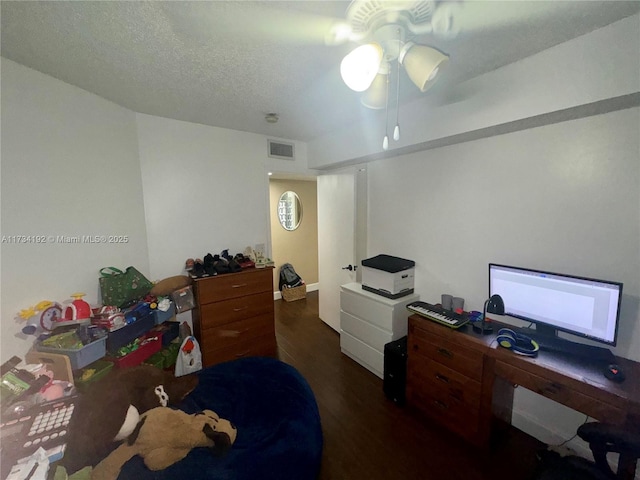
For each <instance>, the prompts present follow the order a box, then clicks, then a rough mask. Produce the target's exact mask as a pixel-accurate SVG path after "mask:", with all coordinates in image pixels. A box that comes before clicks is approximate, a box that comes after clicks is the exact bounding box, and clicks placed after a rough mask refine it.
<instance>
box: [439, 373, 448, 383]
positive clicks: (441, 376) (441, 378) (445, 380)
mask: <svg viewBox="0 0 640 480" xmlns="http://www.w3.org/2000/svg"><path fill="white" fill-rule="evenodd" d="M436 378H437V379H438V380H440V381H441V382H444V383H449V378H448V377H445V376H444V375H440V374H439V373H436Z"/></svg>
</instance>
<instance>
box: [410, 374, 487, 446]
mask: <svg viewBox="0 0 640 480" xmlns="http://www.w3.org/2000/svg"><path fill="white" fill-rule="evenodd" d="M407 401H408V402H409V403H410V405H412V406H413V407H414V408H416V409H418V410H419V411H420V412H421V413H422V414H423V415H425V416H426V417H428V418H429V419H431V420H433V421H435V422H436V423H438V424H440V425H442V426H444V427H445V428H447V429H449V430H452V431H453V432H455V433H457V434H459V435H460V436H462V437H464V438H466V439H468V440H471V441H474V440H475V438H476V436H477V435H478V431H479V427H480V415H479V412H480V407H479V406H477V407H469V406H468V405H467V404H465V403H463V402H460V401H458V400H456V399H455V398H452V397H451V396H449V395H447V394H446V393H445V392H443V391H441V390H434V391H429V392H425V391H423V390H419V389H415V388H413V386H411V385H407Z"/></svg>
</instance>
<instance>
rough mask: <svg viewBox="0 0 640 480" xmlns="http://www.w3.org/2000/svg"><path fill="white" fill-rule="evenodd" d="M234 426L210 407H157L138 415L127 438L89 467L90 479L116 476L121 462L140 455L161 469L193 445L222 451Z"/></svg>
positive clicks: (232, 436)
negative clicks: (190, 409)
mask: <svg viewBox="0 0 640 480" xmlns="http://www.w3.org/2000/svg"><path fill="white" fill-rule="evenodd" d="M236 436H237V430H236V428H235V427H234V426H233V424H231V422H229V421H228V420H225V419H222V418H220V417H219V416H218V415H217V414H216V413H215V412H213V411H211V410H204V411H203V412H201V413H196V414H195V415H188V414H186V413H185V412H183V411H181V410H173V409H171V408H166V407H157V408H154V409H152V410H149V411H148V412H147V413H145V414H144V415H142V416H141V417H140V422H139V423H138V424H137V426H136V427H135V429H134V431H133V433H132V434H131V435H130V436H129V437H128V438H127V440H126V441H125V442H124V443H123V444H122V445H120V446H119V447H118V448H117V449H115V450H114V451H113V452H112V453H111V454H110V455H109V456H108V457H107V458H105V459H104V460H103V461H101V462H100V463H99V464H98V465H97V466H96V467H95V468H94V469H93V471H92V473H91V479H92V480H115V479H117V478H118V475H119V474H120V469H121V468H122V466H123V465H124V464H125V463H126V462H127V461H128V460H129V459H130V458H132V457H133V456H134V455H140V456H141V457H142V458H143V459H144V464H145V465H146V466H147V468H149V469H150V470H163V469H165V468H167V467H169V466H171V465H173V464H174V463H176V462H178V461H180V460H182V459H183V458H184V457H186V456H187V454H188V453H189V452H190V451H191V449H192V448H195V447H210V448H212V449H213V450H214V453H224V452H225V451H226V450H228V449H229V448H230V447H231V445H232V444H233V442H234V441H235V440H236Z"/></svg>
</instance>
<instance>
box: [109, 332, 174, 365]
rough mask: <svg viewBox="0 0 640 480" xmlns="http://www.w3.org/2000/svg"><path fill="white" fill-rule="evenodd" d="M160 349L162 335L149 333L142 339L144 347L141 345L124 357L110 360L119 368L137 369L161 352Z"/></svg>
mask: <svg viewBox="0 0 640 480" xmlns="http://www.w3.org/2000/svg"><path fill="white" fill-rule="evenodd" d="M160 348H162V333H161V332H153V333H148V334H147V335H144V337H143V338H142V345H140V346H139V347H138V348H137V349H136V350H134V351H133V352H131V353H129V354H127V355H125V356H124V357H119V358H111V357H109V358H108V360H109V361H111V362H113V363H114V364H115V366H116V367H117V368H128V367H135V366H136V365H140V364H141V363H142V362H144V361H145V360H146V359H147V358H149V357H150V356H151V355H153V354H154V353H156V352H159V351H160Z"/></svg>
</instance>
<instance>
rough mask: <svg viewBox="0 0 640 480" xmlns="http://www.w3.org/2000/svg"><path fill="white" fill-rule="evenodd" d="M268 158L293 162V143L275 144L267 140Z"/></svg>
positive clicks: (273, 141)
mask: <svg viewBox="0 0 640 480" xmlns="http://www.w3.org/2000/svg"><path fill="white" fill-rule="evenodd" d="M268 142H269V156H270V157H274V158H283V159H285V160H294V159H295V155H294V151H293V143H283V142H276V141H275V140H268Z"/></svg>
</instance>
